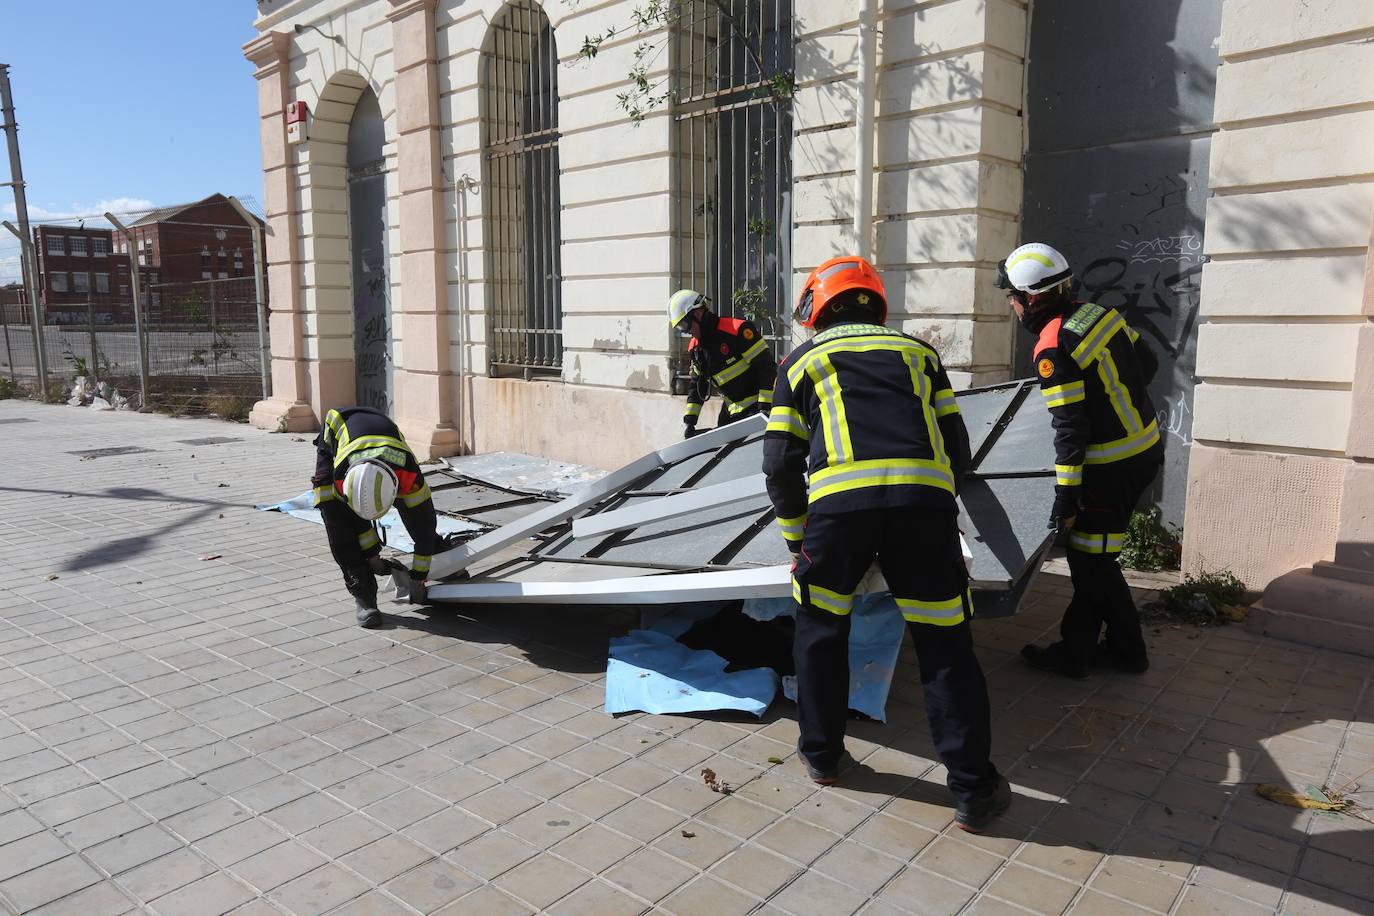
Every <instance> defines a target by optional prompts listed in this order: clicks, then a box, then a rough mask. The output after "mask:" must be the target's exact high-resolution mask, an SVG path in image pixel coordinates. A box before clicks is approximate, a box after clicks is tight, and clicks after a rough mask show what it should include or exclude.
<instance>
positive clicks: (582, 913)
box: [548, 881, 647, 916]
mask: <svg viewBox="0 0 1374 916" xmlns="http://www.w3.org/2000/svg"><path fill="white" fill-rule="evenodd" d="M646 909H647V907H646V906H645V905H644V903H643V902H642V901H640V900H638V899H637V898H635V897H632V896H630V895H629V894H626V893H625V892H624V891H622V890H620V889H619V888H617V887H615V886H614V885H611V884H607V883H605V882H604V881H588V882H587V883H586V884H584V885H582V886H581V887H579V888H578V889H577V890H575V891H573V892H572V893H571V894H569V895H568V896H566V897H564V898H563V899H562V900H560V901H558V902H557V903H555V904H553V905H552V906H550V907H549V909H548V912H549V913H551V914H553V916H634V914H637V913H643V912H644V911H645V910H646Z"/></svg>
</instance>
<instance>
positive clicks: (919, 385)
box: [902, 352, 949, 466]
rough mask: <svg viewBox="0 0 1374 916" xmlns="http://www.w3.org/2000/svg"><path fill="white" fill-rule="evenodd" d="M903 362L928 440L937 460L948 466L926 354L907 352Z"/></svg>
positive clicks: (903, 356)
mask: <svg viewBox="0 0 1374 916" xmlns="http://www.w3.org/2000/svg"><path fill="white" fill-rule="evenodd" d="M902 360H903V361H904V362H905V363H906V368H907V371H908V372H910V373H911V388H912V392H913V393H914V394H915V395H916V400H917V402H918V403H919V404H920V405H921V416H923V417H924V418H925V421H926V438H927V439H928V440H929V441H930V447H931V449H932V451H933V452H934V454H935V460H936V461H937V462H939V463H940V464H943V465H945V466H948V465H949V455H947V454H945V438H944V436H943V435H941V434H940V424H939V423H937V422H936V419H935V410H934V407H933V406H932V404H931V394H930V387H931V385H930V376H928V375H926V354H925V353H920V352H917V353H914V354H913V353H910V352H907V353H903V354H902Z"/></svg>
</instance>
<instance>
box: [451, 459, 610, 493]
mask: <svg viewBox="0 0 1374 916" xmlns="http://www.w3.org/2000/svg"><path fill="white" fill-rule="evenodd" d="M444 463H445V464H446V465H448V466H449V467H450V468H451V469H452V470H453V471H454V472H456V473H457V474H460V475H462V476H463V477H469V478H472V479H473V480H479V481H482V482H484V483H489V484H491V485H493V486H496V487H501V488H503V489H506V490H516V491H519V492H522V493H533V494H538V493H562V494H565V495H566V494H569V493H572V492H573V491H574V490H577V489H578V488H579V487H581V486H583V485H585V484H588V483H590V482H592V481H594V480H600V479H601V478H602V477H604V476H606V472H605V471H599V470H597V469H596V468H588V467H583V466H582V465H577V464H568V463H566V462H563V461H553V460H551V459H549V458H537V457H535V456H533V455H521V454H519V453H516V452H489V453H487V454H483V455H459V456H457V457H453V458H445V459H444Z"/></svg>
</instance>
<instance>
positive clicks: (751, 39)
mask: <svg viewBox="0 0 1374 916" xmlns="http://www.w3.org/2000/svg"><path fill="white" fill-rule="evenodd" d="M675 39H676V41H675V45H676V50H675V53H674V86H673V93H672V96H673V99H674V109H673V117H674V121H675V125H676V131H677V137H676V141H677V157H676V158H677V167H678V174H677V184H678V188H677V190H678V194H677V198H678V212H677V230H678V240H679V257H678V274H679V276H678V280H679V286H681V287H685V288H689V289H695V290H697V291H699V292H702V293H705V294H706V295H707V296H708V297H710V299H711V300H712V303H713V305H712V308H713V310H714V311H715V312H716V313H718V314H720V315H727V316H732V317H737V318H747V319H749V320H750V321H753V322H754V323H755V324H756V325H758V327H759V330H760V331H761V332H762V334H763V335H764V336H765V337H766V338H767V339H768V340H769V342H770V344H771V345H772V347H773V352H774V354H775V355H776V356H777V357H779V358H781V356H782V355H783V354H784V353H785V352H786V351H787V349H790V346H789V345H788V338H789V334H790V332H789V323H790V315H791V308H790V303H789V301H788V288H789V283H788V279H789V274H790V273H791V260H792V258H791V232H790V230H791V225H792V95H793V86H794V75H793V74H794V62H793V61H794V56H793V48H794V40H793V36H792V0H682V4H681V8H680V12H679V16H678V20H677V24H676V34H675ZM685 349H686V348H685V347H680V350H679V360H678V369H679V380H681V379H682V378H683V377H684V376H685V372H686V368H687V364H686V358H685Z"/></svg>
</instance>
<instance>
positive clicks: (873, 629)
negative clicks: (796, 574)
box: [606, 592, 905, 722]
mask: <svg viewBox="0 0 1374 916" xmlns="http://www.w3.org/2000/svg"><path fill="white" fill-rule="evenodd" d="M719 609H720V606H719V605H717V604H699V605H688V606H682V607H678V608H674V609H673V610H672V611H670V612H669V613H668V614H666V615H664V616H663V617H661V618H659V619H658V620H657V622H655V623H654V624H653V625H652V626H651V627H650V628H649V629H644V630H632V631H631V632H630V633H629V635H627V636H623V637H620V638H618V639H612V640H611V659H610V662H609V664H608V665H607V666H606V712H608V713H612V714H614V713H621V712H633V711H636V710H637V711H641V712H649V713H681V712H710V711H713V710H720V709H733V710H741V711H743V712H749V713H753V714H754V715H756V716H761V715H763V711H764V710H765V709H767V708H768V705H769V704H770V703H771V702H772V701H773V698H774V697H775V696H776V695H777V688H778V681H779V679H778V675H777V672H775V671H773V670H772V669H771V668H751V669H749V670H747V671H735V672H731V673H728V674H727V673H726V672H725V665H726V662H725V659H723V658H721V657H720V656H719V655H717V654H716V653H715V652H711V651H710V650H707V649H689V648H688V647H687V646H684V645H683V644H682V643H680V642H678V641H677V639H676V637H678V636H681V635H682V634H683V633H685V632H687V631H688V630H689V629H691V627H692V625H693V624H695V623H696V622H697V621H699V620H703V619H705V618H707V617H710V616H711V615H712V614H715V613H717V612H718V611H719ZM744 613H745V614H748V615H749V616H750V617H753V618H754V619H756V620H772V619H773V618H774V617H778V616H781V615H784V614H787V615H791V614H792V613H793V604H792V600H791V599H790V598H759V599H751V600H749V601H746V602H745V603H744ZM904 631H905V623H904V622H903V621H902V615H901V612H900V611H898V609H897V604H896V602H894V601H893V600H892V596H891V595H889V594H887V593H886V592H881V593H877V594H871V595H860V596H859V597H858V598H857V599H855V602H854V611H853V620H852V623H851V628H850V634H849V671H850V681H849V707H850V708H851V709H854V710H856V711H858V712H860V713H863V714H864V715H866V716H868V717H869V718H871V719H876V720H878V721H880V722H882V721H886V717H887V712H886V706H887V694H888V690H889V688H890V687H891V686H892V673H893V671H894V670H895V668H896V665H897V653H898V652H899V651H900V649H901V646H902V634H903V632H904ZM786 680H787V681H788V682H789V683H790V682H791V680H792V679H791V678H787V679H786ZM784 690H785V691H786V694H787V696H788V698H789V699H795V697H796V693H795V690H787V684H784Z"/></svg>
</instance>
